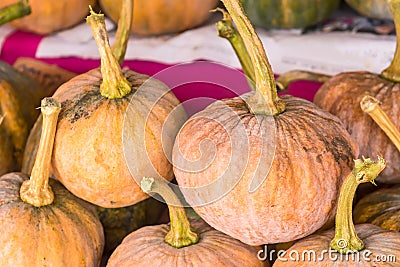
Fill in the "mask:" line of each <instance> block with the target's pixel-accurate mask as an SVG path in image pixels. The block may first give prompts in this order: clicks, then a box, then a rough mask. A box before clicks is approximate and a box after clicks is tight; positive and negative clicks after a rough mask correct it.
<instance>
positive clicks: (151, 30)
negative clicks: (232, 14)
mask: <svg viewBox="0 0 400 267" xmlns="http://www.w3.org/2000/svg"><path fill="white" fill-rule="evenodd" d="M99 3H100V6H101V8H102V10H104V13H105V14H106V15H107V16H109V17H110V18H111V19H112V20H113V21H118V20H119V17H120V8H121V3H122V0H99ZM217 3H218V0H152V1H146V0H135V1H134V7H133V21H132V28H131V29H132V32H134V33H137V34H142V35H153V34H166V33H177V32H181V31H184V30H187V29H190V28H193V27H196V26H198V25H200V24H202V23H204V22H205V21H206V20H207V19H208V17H209V16H210V10H211V9H213V8H214V7H215V6H216V5H217Z"/></svg>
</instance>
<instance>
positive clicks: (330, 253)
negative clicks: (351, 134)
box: [274, 158, 400, 267]
mask: <svg viewBox="0 0 400 267" xmlns="http://www.w3.org/2000/svg"><path fill="white" fill-rule="evenodd" d="M385 165H386V162H385V160H383V159H382V158H379V159H378V161H376V162H374V161H372V160H370V159H363V160H360V159H358V160H356V162H355V168H354V170H353V171H352V172H351V173H350V174H349V176H348V177H347V178H346V180H345V182H344V183H343V186H342V189H341V192H340V197H339V205H338V211H337V215H336V227H335V229H334V230H333V229H332V230H328V231H326V232H323V233H321V234H315V235H311V236H309V237H307V238H304V239H303V240H300V241H298V242H297V243H295V244H294V245H293V246H292V247H290V248H289V249H288V250H287V251H286V252H285V253H284V254H283V255H282V254H281V257H280V258H278V259H277V260H276V261H275V263H274V266H276V267H280V266H315V262H316V261H318V265H321V266H397V265H396V263H395V262H391V261H389V259H391V260H393V258H394V259H396V258H397V259H398V257H399V256H400V253H399V252H400V233H398V232H394V231H388V230H384V229H382V228H380V227H378V226H375V225H372V224H358V225H355V226H354V224H353V220H352V206H353V198H354V194H355V192H356V189H357V186H358V184H360V183H365V182H373V181H374V179H375V178H376V177H377V175H379V173H380V171H381V170H382V169H383V168H384V167H385ZM301 255H302V256H301ZM307 256H308V258H307ZM389 257H390V258H389ZM379 259H381V261H382V262H381V263H380V264H379V265H377V262H376V261H375V260H379ZM383 259H386V262H383ZM385 264H387V265H385ZM392 264H393V265H392Z"/></svg>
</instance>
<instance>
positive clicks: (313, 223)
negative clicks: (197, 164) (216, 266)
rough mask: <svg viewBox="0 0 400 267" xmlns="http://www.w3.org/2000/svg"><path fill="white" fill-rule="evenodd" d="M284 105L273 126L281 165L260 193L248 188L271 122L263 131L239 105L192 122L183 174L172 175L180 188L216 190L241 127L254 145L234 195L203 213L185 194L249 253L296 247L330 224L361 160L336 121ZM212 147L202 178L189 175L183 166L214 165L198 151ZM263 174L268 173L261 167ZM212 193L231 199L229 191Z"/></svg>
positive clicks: (178, 157)
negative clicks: (265, 246)
mask: <svg viewBox="0 0 400 267" xmlns="http://www.w3.org/2000/svg"><path fill="white" fill-rule="evenodd" d="M249 95H250V94H246V95H243V96H242V97H243V98H244V99H246V98H247V97H248V96H249ZM282 99H283V100H284V101H285V102H286V105H287V108H286V111H285V112H284V113H282V114H279V115H277V116H275V118H274V119H275V122H276V150H275V157H274V159H273V162H272V166H271V169H270V171H269V173H268V175H267V177H266V179H265V181H264V182H263V183H262V184H261V186H260V187H259V188H258V189H257V190H256V191H255V192H254V193H249V186H250V182H251V180H252V178H253V175H254V173H255V170H256V168H257V165H258V161H259V159H260V153H261V151H260V150H261V149H260V147H261V145H262V138H265V137H262V136H261V134H260V133H261V132H262V131H264V130H265V131H267V133H268V130H267V129H268V127H269V125H268V123H269V122H268V121H267V120H264V118H265V116H258V119H259V120H260V121H261V124H260V123H258V122H257V117H256V116H254V115H252V114H251V113H250V112H249V110H248V108H247V107H246V105H245V103H244V101H243V100H242V99H241V98H233V99H226V100H223V101H220V102H215V103H214V104H211V105H210V106H208V107H207V108H206V109H204V110H203V111H201V112H199V113H197V114H196V115H194V116H193V117H191V118H190V119H189V120H188V121H187V122H186V123H185V125H184V126H183V127H182V128H181V130H180V132H179V134H178V136H177V139H176V142H175V145H174V149H173V163H174V166H179V168H176V167H174V173H175V176H176V180H177V182H178V184H179V185H180V186H187V187H200V186H203V185H207V184H210V183H212V182H213V181H214V180H216V179H217V178H218V177H220V176H221V174H222V173H223V172H224V170H225V169H227V167H228V166H227V164H229V163H230V161H231V157H232V156H231V153H238V151H231V150H232V145H231V144H230V142H231V141H230V136H232V133H233V131H234V130H235V127H237V125H239V124H240V122H241V123H242V124H243V125H244V127H245V129H246V134H247V136H243V138H242V139H243V142H246V140H247V139H248V140H249V151H250V154H249V159H248V162H249V163H248V164H247V165H246V170H245V171H244V173H243V175H242V176H241V179H240V181H239V182H238V184H237V185H236V186H235V187H234V189H233V190H232V191H230V192H229V193H227V194H226V195H224V196H223V197H222V198H220V199H218V200H217V201H214V202H212V203H210V204H206V205H204V206H193V203H199V201H198V200H193V199H192V198H193V197H196V196H193V195H190V194H185V191H183V193H184V194H185V198H186V200H187V201H188V203H189V204H190V205H191V206H193V208H194V209H195V211H196V212H197V213H198V214H199V215H200V217H202V218H203V219H204V220H205V221H206V222H207V223H208V224H210V225H211V226H212V227H214V228H215V229H217V230H219V231H222V232H224V233H226V234H228V235H230V236H232V237H234V238H237V239H239V240H241V241H242V242H244V243H246V244H250V245H261V244H267V243H268V244H271V243H280V242H287V241H292V240H295V239H298V238H301V237H304V236H306V235H309V234H311V233H313V232H314V231H316V230H318V229H319V228H321V226H323V225H324V224H325V223H327V222H329V221H331V219H332V218H333V216H334V214H335V212H336V204H337V203H336V200H337V198H338V195H339V189H340V186H341V184H342V181H343V179H344V178H345V177H346V175H348V173H349V172H350V171H351V168H352V166H353V159H354V158H355V156H357V147H356V145H355V143H354V142H353V141H352V140H351V139H350V135H349V134H348V133H347V132H346V131H345V129H344V127H343V126H342V125H341V123H340V121H339V120H338V119H337V118H336V117H334V116H332V115H331V114H329V113H327V112H325V111H323V110H321V109H319V108H317V107H316V106H315V105H314V104H313V103H311V102H309V101H307V100H304V99H300V98H295V97H292V96H283V97H282ZM227 106H229V107H230V108H231V109H232V110H233V113H235V114H236V116H238V117H240V121H238V119H237V117H236V116H233V115H232V112H229V109H228V108H227ZM203 116H204V117H203ZM218 121H221V124H222V125H223V126H221V124H219V123H218ZM206 139H210V140H211V141H213V143H214V144H216V152H215V154H214V155H215V156H214V155H213V161H212V162H211V163H210V165H209V166H208V167H207V168H206V169H204V170H202V171H198V172H190V171H183V170H182V168H185V167H186V165H184V163H182V161H183V158H185V159H186V160H189V161H191V160H196V161H197V160H198V161H201V162H203V161H206V160H208V159H209V158H210V157H207V156H204V155H205V154H203V155H201V154H200V153H199V152H200V151H199V147H200V143H201V142H202V141H204V140H206ZM237 142H239V141H237ZM202 153H206V151H205V150H203V151H202ZM243 153H245V152H243ZM203 163H205V162H203ZM232 164H233V165H235V164H239V163H235V162H232ZM259 166H260V167H259V168H262V167H263V163H262V162H261V163H259ZM267 167H268V166H265V168H267ZM189 169H190V168H189ZM238 171H241V170H236V172H238ZM232 175H235V174H232ZM226 186H227V188H229V185H226ZM212 190H221V191H222V192H226V190H224V188H214V189H212ZM212 190H210V191H212ZM216 192H217V191H216ZM218 192H219V191H218ZM212 193H215V192H212Z"/></svg>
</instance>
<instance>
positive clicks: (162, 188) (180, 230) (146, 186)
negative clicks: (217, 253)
mask: <svg viewBox="0 0 400 267" xmlns="http://www.w3.org/2000/svg"><path fill="white" fill-rule="evenodd" d="M141 188H142V190H143V191H144V192H145V193H147V194H149V193H156V194H159V195H160V196H161V197H162V198H163V199H164V200H165V202H167V204H168V209H169V217H170V227H171V228H170V230H169V232H168V234H167V235H166V236H165V242H166V243H168V244H169V245H171V246H172V247H174V248H182V247H187V246H190V245H193V244H196V243H197V242H198V241H199V236H198V235H197V233H195V232H194V231H193V229H192V228H191V227H190V222H189V220H188V218H187V216H186V213H185V209H184V208H183V207H182V205H181V202H180V201H179V198H178V197H177V196H176V194H175V193H174V191H173V190H172V189H171V188H170V187H169V185H168V184H167V182H166V181H165V180H163V179H161V178H143V179H142V181H141Z"/></svg>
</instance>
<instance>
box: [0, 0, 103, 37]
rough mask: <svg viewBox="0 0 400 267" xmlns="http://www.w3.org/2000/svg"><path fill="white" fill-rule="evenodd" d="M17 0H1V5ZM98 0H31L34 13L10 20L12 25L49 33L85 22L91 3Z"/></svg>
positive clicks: (26, 29) (30, 30) (25, 29)
mask: <svg viewBox="0 0 400 267" xmlns="http://www.w3.org/2000/svg"><path fill="white" fill-rule="evenodd" d="M15 2H16V1H15V0H1V3H0V7H3V6H7V5H10V4H13V3H15ZM95 3H96V0H83V1H82V0H57V1H54V0H29V4H30V6H31V9H32V13H31V14H30V15H28V16H26V17H24V18H21V19H18V20H14V21H12V22H10V25H12V26H14V27H16V28H18V29H21V30H24V31H29V32H34V33H37V34H49V33H53V32H56V31H59V30H63V29H67V28H69V27H72V26H74V25H76V24H78V23H81V22H84V21H85V20H84V19H85V16H86V15H87V14H88V12H89V5H92V6H93V5H94V4H95Z"/></svg>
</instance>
